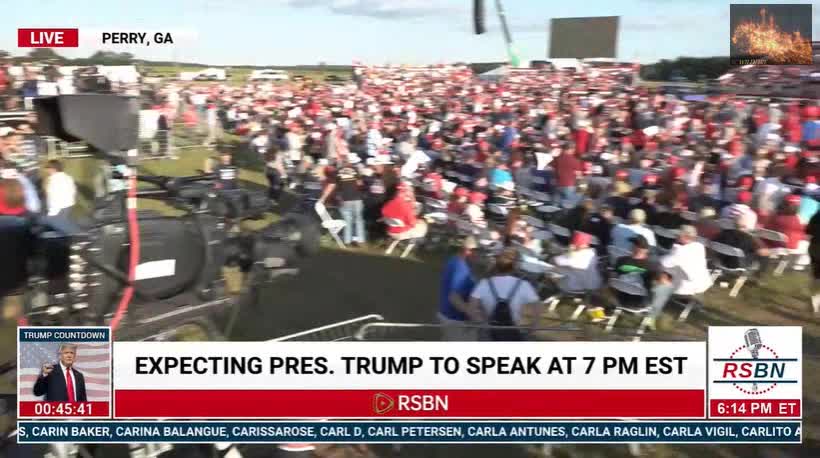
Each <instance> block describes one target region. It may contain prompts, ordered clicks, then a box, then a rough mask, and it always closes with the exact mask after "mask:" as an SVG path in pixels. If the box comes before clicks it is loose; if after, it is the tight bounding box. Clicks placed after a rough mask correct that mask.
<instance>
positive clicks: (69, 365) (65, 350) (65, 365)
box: [33, 343, 88, 402]
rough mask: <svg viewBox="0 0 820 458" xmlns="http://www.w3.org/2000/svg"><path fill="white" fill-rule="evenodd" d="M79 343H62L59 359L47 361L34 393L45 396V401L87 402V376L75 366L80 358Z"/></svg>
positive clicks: (35, 385)
mask: <svg viewBox="0 0 820 458" xmlns="http://www.w3.org/2000/svg"><path fill="white" fill-rule="evenodd" d="M77 347H78V346H77V344H73V343H65V344H61V345H60V349H59V355H58V358H59V361H58V362H56V363H45V364H43V366H42V372H41V373H40V376H39V377H37V381H36V382H35V383H34V389H33V392H34V395H35V396H44V400H45V401H50V402H53V401H61V402H86V401H88V396H87V395H86V391H85V377H84V376H83V373H82V372H80V371H78V370H77V369H76V368H75V367H74V362H75V361H76V360H77V358H78V354H77Z"/></svg>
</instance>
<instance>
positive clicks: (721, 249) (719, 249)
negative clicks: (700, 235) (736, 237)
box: [709, 242, 749, 297]
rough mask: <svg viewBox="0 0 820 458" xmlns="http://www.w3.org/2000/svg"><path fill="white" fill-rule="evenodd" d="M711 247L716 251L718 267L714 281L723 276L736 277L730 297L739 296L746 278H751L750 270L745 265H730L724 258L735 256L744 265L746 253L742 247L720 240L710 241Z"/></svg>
mask: <svg viewBox="0 0 820 458" xmlns="http://www.w3.org/2000/svg"><path fill="white" fill-rule="evenodd" d="M709 249H710V250H712V251H713V252H714V253H715V256H714V259H715V262H716V267H717V272H714V273H713V274H712V281H715V280H717V279H718V278H720V277H722V276H730V277H735V278H736V280H735V284H734V286H732V289H731V290H730V291H729V297H737V295H738V294H739V293H740V289H741V288H743V285H744V284H745V283H746V280H748V279H749V271H748V269H746V268H745V267H728V266H726V265H725V264H724V262H723V259H724V258H735V259H736V262H737V264H738V265H743V263H744V261H745V259H746V255H745V254H744V253H743V250H741V249H740V248H737V247H733V246H729V245H726V244H723V243H718V242H711V243H709Z"/></svg>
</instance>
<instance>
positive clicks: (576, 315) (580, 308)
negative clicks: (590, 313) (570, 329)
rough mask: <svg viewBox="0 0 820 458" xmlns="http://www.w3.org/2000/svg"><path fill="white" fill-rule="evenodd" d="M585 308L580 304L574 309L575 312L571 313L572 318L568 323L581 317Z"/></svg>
mask: <svg viewBox="0 0 820 458" xmlns="http://www.w3.org/2000/svg"><path fill="white" fill-rule="evenodd" d="M586 308H587V306H586V305H584V304H580V305H578V307H575V311H574V312H572V317H570V321H575V320H577V319H578V318H579V317H580V316H581V314H582V313H584V309H586Z"/></svg>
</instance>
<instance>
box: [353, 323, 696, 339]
mask: <svg viewBox="0 0 820 458" xmlns="http://www.w3.org/2000/svg"><path fill="white" fill-rule="evenodd" d="M544 321H549V322H551V325H548V326H538V327H535V328H533V327H529V326H491V325H487V324H461V325H453V324H447V325H443V324H438V323H435V324H433V323H394V322H384V321H378V322H373V323H366V324H363V325H362V326H360V327H359V329H358V330H357V331H356V332H355V334H354V339H355V340H357V341H385V342H386V341H440V340H442V336H443V334H444V331H445V328H448V327H457V328H462V329H465V330H469V329H474V330H476V331H477V336H482V335H486V333H487V332H488V331H490V330H492V329H505V330H509V329H517V330H520V331H521V332H522V333H523V334H524V335H525V336H526V338H527V340H532V341H567V340H575V341H607V340H609V341H626V340H632V341H635V342H637V341H639V340H644V341H697V340H704V339H705V336H704V337H703V338H697V337H693V336H686V335H681V334H672V333H653V334H642V335H639V334H638V333H637V330H636V329H634V328H628V327H623V328H615V329H614V330H612V331H610V332H605V331H604V330H603V328H601V326H600V325H596V324H595V323H582V322H578V321H568V320H561V319H545V320H544Z"/></svg>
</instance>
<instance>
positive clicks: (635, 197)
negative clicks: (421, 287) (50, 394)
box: [4, 66, 820, 337]
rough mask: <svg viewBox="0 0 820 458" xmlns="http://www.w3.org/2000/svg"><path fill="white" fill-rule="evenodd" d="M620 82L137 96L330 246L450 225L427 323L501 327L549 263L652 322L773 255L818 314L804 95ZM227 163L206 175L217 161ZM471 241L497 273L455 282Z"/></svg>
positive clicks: (218, 90) (410, 83) (182, 86)
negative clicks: (810, 271)
mask: <svg viewBox="0 0 820 458" xmlns="http://www.w3.org/2000/svg"><path fill="white" fill-rule="evenodd" d="M635 77H636V75H635V69H634V68H632V67H606V66H598V67H589V68H586V69H584V70H578V69H572V70H558V69H548V68H545V69H538V70H527V71H515V72H510V73H509V74H508V75H507V76H506V77H504V78H501V79H496V78H494V79H483V78H482V76H481V75H476V74H474V73H473V72H472V71H471V70H470V69H469V68H467V67H465V66H436V67H425V68H408V67H356V68H355V69H354V78H353V82H351V83H350V84H347V85H341V86H340V85H328V84H322V83H313V82H310V81H303V82H292V83H286V84H279V83H248V84H246V85H242V86H229V85H225V84H222V83H187V82H186V83H179V82H172V83H169V84H165V85H163V86H161V87H158V88H156V91H155V92H154V93H153V94H152V105H153V108H154V109H156V110H158V111H160V112H161V113H162V114H163V117H164V118H166V119H167V122H168V123H180V122H181V123H184V124H187V125H188V126H189V127H190V128H192V129H197V130H199V132H200V133H202V134H203V136H204V137H205V138H206V140H205V143H208V144H217V145H220V146H218V148H224V147H223V146H221V145H222V143H221V142H222V141H223V140H224V139H225V134H226V133H229V134H232V135H236V136H238V137H239V138H240V140H241V148H243V149H244V150H245V151H246V152H247V153H249V154H250V155H251V156H257V157H258V158H259V160H260V162H262V163H264V164H265V173H266V176H267V178H268V181H269V185H270V189H269V194H270V197H271V199H273V200H275V201H278V200H279V199H280V198H281V196H282V195H283V193H284V191H285V190H286V189H291V190H294V191H297V192H300V193H301V194H303V195H304V196H305V197H306V199H307V200H308V201H309V202H310V203H311V205H310V206H308V207H306V208H308V209H310V210H311V211H312V209H313V207H312V205H313V203H314V202H318V203H320V204H321V205H322V208H325V207H327V208H336V209H338V212H339V215H340V216H341V220H342V221H343V222H344V224H343V226H342V229H341V232H342V237H341V240H340V243H341V244H343V245H345V246H348V247H349V246H356V245H362V244H366V243H367V242H368V241H369V240H372V239H374V238H377V239H378V238H386V239H387V240H388V241H396V242H398V241H405V240H407V241H417V240H423V239H425V238H430V234H429V233H430V232H431V231H432V230H433V229H436V230H440V231H442V233H443V234H445V236H447V237H449V236H451V235H457V236H460V237H462V240H463V243H462V244H461V246H462V251H461V252H460V254H459V255H458V256H457V258H456V260H453V261H452V262H450V263H449V264H448V268H447V269H446V272H445V278H444V280H443V292H442V297H441V309H440V319H441V320H442V322H443V323H451V322H464V321H483V322H487V321H498V320H503V319H504V318H503V317H502V318H498V317H496V318H493V316H494V313H493V309H492V307H491V306H490V305H488V304H492V303H496V302H505V303H507V304H508V305H509V307H508V308H509V309H510V310H511V312H509V313H507V314H506V315H507V316H508V318H509V319H508V321H509V320H512V322H513V323H514V324H519V322H520V320H521V319H522V317H523V316H524V315H526V314H523V313H522V310H523V308H526V307H525V306H526V305H527V304H531V303H541V302H540V301H538V300H536V299H538V298H539V294H540V292H541V285H540V284H539V283H540V280H539V281H538V282H535V283H534V284H530V283H529V281H528V280H522V282H523V284H522V283H521V282H518V281H517V280H513V278H515V277H513V276H511V275H512V273H519V272H520V271H521V269H522V268H523V269H524V270H526V266H527V265H530V267H532V265H535V266H540V267H541V268H542V270H540V271H538V272H540V273H541V274H543V273H545V272H547V271H548V272H554V271H561V274H560V275H559V276H557V277H554V278H553V277H551V278H553V280H554V281H553V283H554V286H555V288H556V289H557V290H558V291H561V292H564V293H567V294H571V293H572V294H574V293H578V292H594V291H599V290H601V289H602V288H604V287H605V286H607V285H610V286H612V283H613V282H612V280H613V279H615V280H617V282H615V283H616V284H618V285H621V284H623V283H627V284H629V285H632V286H634V287H639V288H640V291H638V290H631V291H626V290H623V288H622V290H621V291H618V294H617V296H618V302H619V303H621V304H633V305H635V304H637V305H638V306H640V308H642V309H643V313H645V314H646V315H647V316H650V317H653V318H654V317H657V316H658V315H659V314H660V313H661V311H662V310H663V309H664V306H665V304H667V303H668V302H669V301H670V299H671V298H672V297H673V296H687V297H690V296H696V295H699V294H701V293H703V292H704V291H706V290H707V289H708V288H710V287H711V286H712V284H713V281H714V275H713V272H714V268H715V265H718V266H719V267H720V268H722V269H723V272H731V271H732V269H734V270H735V271H738V272H739V271H740V270H741V269H742V270H744V272H747V273H748V274H749V277H751V281H761V278H762V277H761V275H762V274H763V273H764V272H766V271H768V270H771V268H772V267H773V265H772V264H773V263H772V262H771V259H772V258H773V257H777V259H778V260H781V259H783V258H784V254H785V255H789V256H793V257H794V258H795V259H796V260H795V261H794V262H792V265H793V266H795V268H797V269H801V268H804V267H805V266H807V265H808V264H810V262H808V261H806V259H807V258H809V257H811V258H812V259H813V260H816V261H815V262H814V264H813V266H812V267H814V278H815V279H816V280H815V281H814V282H813V283H812V285H813V291H814V293H815V295H814V296H813V297H812V303H813V305H814V308H815V311H817V310H818V308H820V295H818V294H817V293H820V265H818V263H820V256H814V254H815V253H814V251H815V248H816V251H817V254H820V244H811V245H810V243H809V242H810V240H820V238H817V237H814V238H812V237H813V236H815V235H816V232H817V231H820V221H818V217H816V216H815V215H816V213H817V208H818V202H817V200H816V198H817V197H818V196H820V194H819V193H818V184H817V180H818V178H820V163H819V162H818V159H817V155H818V151H820V120H818V114H819V113H820V107H818V104H817V101H816V100H783V101H778V100H772V99H763V98H741V97H738V96H735V95H732V94H720V95H714V96H708V97H705V98H704V99H703V100H698V101H685V100H682V99H679V98H677V97H675V96H673V95H668V94H664V93H662V92H661V91H658V90H652V89H649V88H647V87H643V86H639V85H636V84H635V79H636V78H635ZM17 143H18V146H17V149H18V150H19V149H20V148H21V146H19V144H20V143H21V142H20V141H19V140H18V141H17ZM23 143H25V141H23ZM8 149H9V147H5V148H4V158H6V156H7V154H6V153H5V151H7V150H8ZM223 152H226V151H224V150H223ZM231 161H232V158H231V155H230V154H223V155H222V157H221V158H220V159H219V160H217V161H216V162H214V163H211V164H206V169H209V170H214V169H224V170H228V171H229V170H234V169H235V166H234V165H232V164H231ZM234 171H235V170H234ZM58 172H59V170H58ZM55 181H56V180H55ZM23 188H24V189H25V188H26V186H25V185H24V186H23ZM61 198H67V197H65V196H61ZM51 205H52V203H51V202H49V212H51V209H50V207H51ZM53 205H55V206H56V207H59V206H62V205H64V204H62V203H55V204H53ZM463 236H469V237H467V238H466V239H464V238H463ZM451 238H452V237H451ZM488 246H492V247H496V248H498V250H500V251H496V252H495V256H494V259H495V260H496V262H497V265H496V267H497V270H498V272H499V276H500V278H499V279H498V280H497V281H489V280H486V281H485V280H482V281H480V282H477V283H476V284H473V283H474V280H472V277H473V274H472V273H471V272H472V267H471V266H470V265H468V263H467V262H466V261H464V260H465V259H470V258H471V255H472V254H474V253H475V252H477V251H484V249H485V248H487V247H488ZM810 246H811V248H810ZM727 247H728V249H727ZM731 248H735V249H737V250H739V251H734V250H731ZM738 253H739V255H738ZM458 259H461V260H462V261H464V262H461V261H457V260H458ZM530 261H531V262H530ZM511 263H512V267H511ZM522 266H524V267H522ZM511 269H513V270H511ZM493 278H495V277H493ZM607 310H609V311H611V307H610V308H608V309H607V308H606V307H605V308H604V309H602V310H599V311H598V312H595V311H593V312H594V313H592V314H591V316H592V317H593V318H597V319H600V318H601V316H602V315H601V314H603V313H607ZM596 313H598V315H596ZM462 337H463V336H462Z"/></svg>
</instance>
